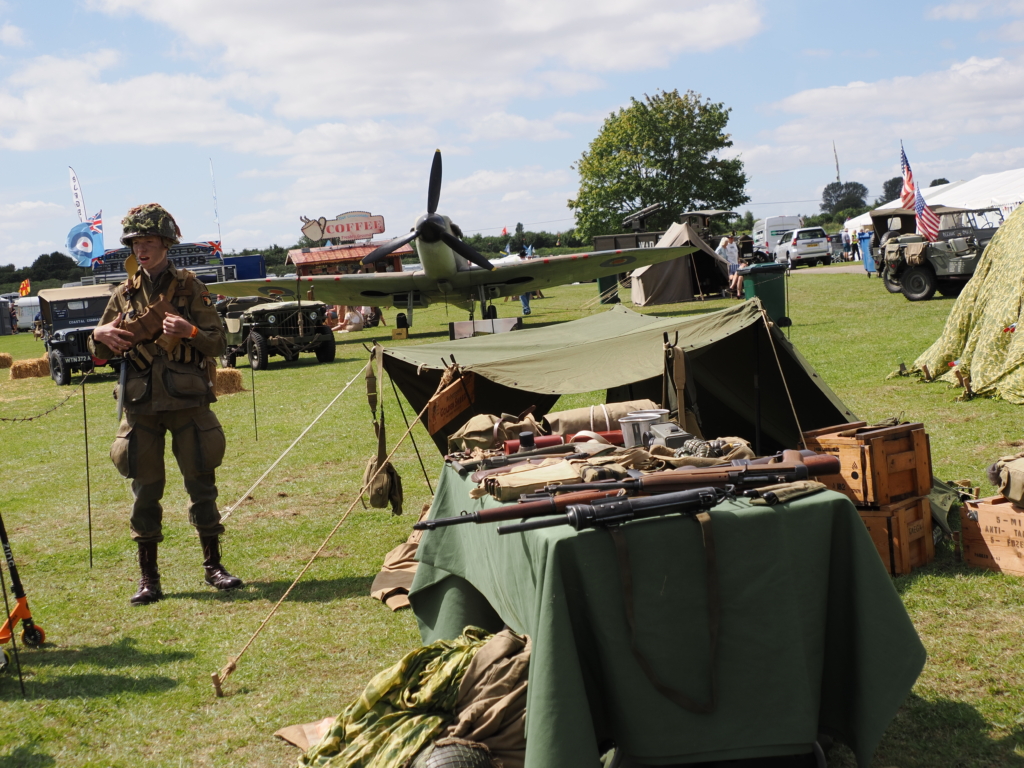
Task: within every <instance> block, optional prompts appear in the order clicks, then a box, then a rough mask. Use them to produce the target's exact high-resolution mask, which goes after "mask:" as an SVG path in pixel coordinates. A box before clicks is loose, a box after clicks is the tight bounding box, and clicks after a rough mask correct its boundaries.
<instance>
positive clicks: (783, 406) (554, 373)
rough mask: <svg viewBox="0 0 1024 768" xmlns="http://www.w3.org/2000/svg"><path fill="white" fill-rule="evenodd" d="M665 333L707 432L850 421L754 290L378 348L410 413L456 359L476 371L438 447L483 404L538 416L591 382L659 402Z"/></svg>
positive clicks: (792, 433)
mask: <svg viewBox="0 0 1024 768" xmlns="http://www.w3.org/2000/svg"><path fill="white" fill-rule="evenodd" d="M665 334H668V335H669V340H670V341H671V342H673V343H676V344H678V346H679V347H681V348H682V349H683V350H684V351H685V353H686V356H687V366H688V371H691V372H692V374H691V373H688V374H687V376H691V375H692V379H693V382H694V387H695V391H694V395H695V397H696V404H697V407H698V409H699V411H700V417H701V428H702V430H703V432H704V434H705V436H708V435H710V436H720V435H736V436H738V437H742V438H744V439H746V440H749V441H751V443H753V442H754V439H755V424H757V423H758V422H760V426H761V435H762V448H763V450H765V451H770V450H778V449H780V448H783V447H785V448H792V447H795V446H796V445H797V443H798V442H799V440H800V430H801V429H802V430H805V431H806V430H810V429H816V428H819V427H827V426H831V425H833V424H843V423H846V422H850V421H855V420H856V419H855V417H854V415H853V414H852V413H851V412H850V410H849V409H848V408H847V407H846V406H845V405H843V403H842V402H841V401H840V400H839V398H838V397H837V396H836V395H835V393H834V392H832V390H831V389H829V387H828V385H827V384H825V382H824V381H822V379H821V376H819V375H818V373H817V372H816V371H815V370H814V368H812V367H811V365H810V364H809V363H808V362H807V361H806V360H804V358H803V357H802V356H801V355H800V353H799V352H798V351H797V349H796V347H794V346H793V345H792V344H791V343H790V342H789V341H787V339H786V337H785V335H784V334H783V333H782V332H781V331H779V329H778V328H776V327H775V326H772V327H771V333H770V336H769V330H768V326H766V325H765V321H764V319H763V317H762V314H761V305H760V302H759V301H758V300H757V299H753V300H751V301H747V302H744V303H742V304H737V305H735V306H732V307H729V308H727V309H723V310H721V311H719V312H708V313H706V314H702V315H696V316H691V317H664V318H663V317H654V316H652V315H641V314H638V313H636V312H632V311H630V310H628V309H626V308H625V307H622V306H616V307H614V308H612V309H610V310H608V311H607V312H603V313H601V314H598V315H593V316H591V317H586V318H583V319H581V320H573V321H571V322H567V323H559V324H557V325H551V326H547V327H544V328H530V329H526V330H522V331H513V332H511V333H503V334H498V335H489V336H478V337H476V338H472V339H461V340H459V341H448V342H440V343H437V344H422V345H419V346H403V347H385V349H384V368H385V370H386V371H387V372H388V374H389V375H390V376H391V377H392V378H393V379H394V381H395V383H396V384H397V385H398V387H399V388H400V389H401V390H402V393H403V394H404V395H405V397H406V398H407V399H408V400H409V402H410V403H411V404H412V406H413V408H414V409H415V410H416V411H417V412H419V411H420V410H421V409H422V408H423V407H424V406H425V405H426V403H427V401H428V400H429V399H430V397H431V396H432V395H433V394H434V393H435V391H436V390H437V386H438V384H439V383H440V381H441V375H442V373H443V372H444V366H445V365H450V364H451V362H452V359H453V358H454V360H455V361H456V362H457V363H458V364H459V365H460V366H461V367H462V368H463V370H466V371H472V372H473V373H474V374H475V393H474V399H473V404H472V406H471V407H470V408H469V409H467V410H465V411H463V412H462V413H460V414H459V415H458V416H457V417H456V418H455V419H453V420H452V421H451V422H449V423H448V424H447V425H446V426H445V427H443V428H442V429H441V430H440V431H438V432H437V433H435V434H434V440H435V443H436V444H437V446H438V448H439V450H441V451H442V452H445V451H446V447H447V438H448V435H451V434H453V433H454V432H455V431H456V430H458V429H459V427H461V426H462V425H463V424H465V423H466V422H467V421H468V420H469V419H470V418H471V417H472V416H475V415H477V414H481V413H493V414H501V413H513V414H517V413H520V412H522V411H524V410H525V409H526V408H527V407H529V406H531V405H535V406H536V407H537V410H536V411H535V415H537V416H541V415H543V414H545V413H547V412H548V411H550V410H551V409H552V407H553V406H554V404H555V402H556V401H557V400H558V398H559V396H561V395H564V394H573V393H581V392H594V391H598V390H607V394H606V401H607V402H618V401H620V400H635V399H639V398H648V399H651V400H654V401H655V402H661V400H662V382H661V379H662V371H663V368H664V361H663V354H664V339H665ZM677 334H678V341H677ZM776 354H777V356H778V357H777V358H776ZM780 370H781V372H780ZM787 388H788V394H787ZM790 399H792V403H793V407H791V406H790ZM794 410H795V414H796V416H795V417H794ZM797 421H799V428H798V426H797Z"/></svg>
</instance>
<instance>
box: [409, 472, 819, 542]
mask: <svg viewBox="0 0 1024 768" xmlns="http://www.w3.org/2000/svg"><path fill="white" fill-rule="evenodd" d="M804 458H805V461H804V462H803V463H799V462H794V463H777V464H747V465H741V466H732V465H728V464H726V465H722V466H717V467H686V468H683V469H675V470H670V471H667V472H654V473H652V474H650V475H643V476H642V477H639V478H637V479H631V480H605V481H600V482H595V483H575V484H571V485H548V486H545V487H544V489H543V490H541V491H538V492H536V493H527V494H523V495H522V496H520V499H519V502H518V503H516V504H504V505H502V506H500V507H491V508H490V509H482V510H480V511H479V512H473V513H469V512H463V513H462V514H461V515H455V516H453V517H442V518H438V519H436V520H423V521H421V522H418V523H416V524H415V525H413V528H415V529H416V530H419V531H432V530H434V529H436V528H443V527H445V526H449V525H462V524H464V523H497V522H503V521H505V520H521V519H529V518H533V517H544V516H547V515H557V514H561V513H563V512H565V511H566V509H567V508H568V507H569V506H570V505H572V504H588V503H591V502H595V501H597V500H600V499H605V498H608V497H612V496H638V495H659V494H660V495H664V494H667V493H674V492H679V491H685V490H688V489H693V488H703V487H712V488H717V489H720V490H725V489H726V488H732V489H735V490H736V491H739V492H741V493H742V492H744V491H749V490H756V489H757V488H763V487H764V486H767V485H776V484H779V483H792V482H796V481H799V480H807V479H808V478H811V477H818V476H820V475H834V474H836V473H838V472H839V459H837V458H836V457H835V456H829V455H827V454H814V455H813V456H806V457H804ZM769 502H771V500H770V499H769Z"/></svg>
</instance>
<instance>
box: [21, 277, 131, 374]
mask: <svg viewBox="0 0 1024 768" xmlns="http://www.w3.org/2000/svg"><path fill="white" fill-rule="evenodd" d="M116 287H117V286H116V285H114V284H104V285H83V286H81V287H79V288H48V289H45V290H42V291H40V292H39V315H40V317H41V318H42V332H43V344H44V345H45V347H46V353H47V357H48V358H49V362H50V378H52V379H53V380H54V381H55V382H57V384H58V385H59V386H66V385H67V384H70V383H71V374H72V373H74V372H75V371H81V372H83V373H91V372H92V371H93V370H95V368H96V367H97V366H102V365H107V361H106V360H98V359H97V358H95V357H93V356H92V353H91V352H90V351H89V338H90V337H91V336H92V332H93V329H94V328H95V327H96V326H97V325H99V322H100V318H101V317H102V316H103V310H104V309H106V307H107V302H109V301H110V295H111V294H112V293H113V292H114V289H115V288H116Z"/></svg>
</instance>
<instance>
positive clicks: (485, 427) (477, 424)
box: [448, 413, 548, 453]
mask: <svg viewBox="0 0 1024 768" xmlns="http://www.w3.org/2000/svg"><path fill="white" fill-rule="evenodd" d="M520 432H533V434H535V435H546V434H547V433H548V431H547V430H546V429H545V428H544V425H543V424H541V423H540V422H539V421H537V419H535V418H534V417H533V414H532V413H527V414H524V415H522V416H512V415H511V414H508V413H503V414H502V415H501V416H495V415H493V414H490V413H481V414H480V415H478V416H474V417H473V418H471V419H470V420H469V421H467V422H466V423H465V424H463V425H462V428H461V429H459V431H458V432H456V433H455V434H454V435H452V436H451V437H449V438H448V451H449V452H450V453H454V452H456V451H463V452H466V453H469V452H470V451H472V450H473V449H474V448H482V449H485V450H486V449H488V448H497V447H498V446H499V445H501V444H502V443H504V442H505V441H506V440H515V439H516V438H518V437H519V433H520Z"/></svg>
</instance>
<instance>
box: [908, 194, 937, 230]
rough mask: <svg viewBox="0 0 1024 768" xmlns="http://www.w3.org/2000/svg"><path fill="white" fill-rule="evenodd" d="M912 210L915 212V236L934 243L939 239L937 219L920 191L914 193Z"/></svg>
mask: <svg viewBox="0 0 1024 768" xmlns="http://www.w3.org/2000/svg"><path fill="white" fill-rule="evenodd" d="M914 210H915V211H916V212H917V234H919V235H924V238H925V240H927V241H928V242H929V243H934V242H935V241H936V240H937V239H938V238H939V217H938V216H936V215H935V211H933V210H932V209H931V208H929V207H928V204H927V203H926V202H925V201H924V196H923V195H922V194H921V190H917V192H916V193H915V200H914Z"/></svg>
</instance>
